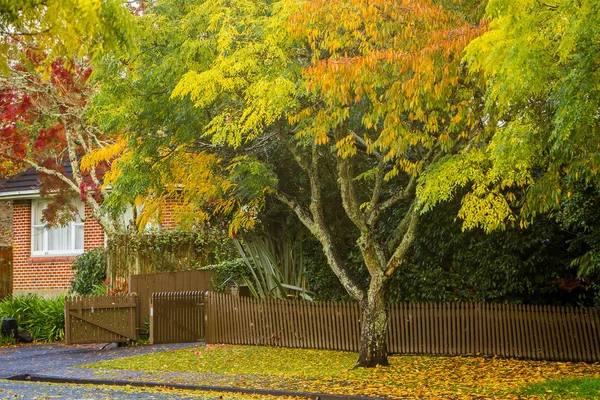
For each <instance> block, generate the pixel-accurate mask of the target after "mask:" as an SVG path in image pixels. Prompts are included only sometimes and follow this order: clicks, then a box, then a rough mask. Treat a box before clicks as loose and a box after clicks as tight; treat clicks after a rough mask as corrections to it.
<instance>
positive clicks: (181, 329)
mask: <svg viewBox="0 0 600 400" xmlns="http://www.w3.org/2000/svg"><path fill="white" fill-rule="evenodd" d="M204 297H205V295H204V294H203V292H174V293H153V294H152V297H151V298H150V343H151V344H157V343H187V342H199V341H201V340H204Z"/></svg>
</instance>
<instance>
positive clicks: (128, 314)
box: [65, 294, 138, 344]
mask: <svg viewBox="0 0 600 400" xmlns="http://www.w3.org/2000/svg"><path fill="white" fill-rule="evenodd" d="M137 313H138V298H137V295H135V294H127V295H114V296H73V297H67V298H65V342H66V343H67V344H76V343H80V344H82V343H111V342H127V341H130V340H137V331H138V330H137Z"/></svg>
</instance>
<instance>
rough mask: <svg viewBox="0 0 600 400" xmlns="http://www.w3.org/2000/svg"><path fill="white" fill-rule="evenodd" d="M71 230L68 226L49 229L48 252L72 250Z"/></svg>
mask: <svg viewBox="0 0 600 400" xmlns="http://www.w3.org/2000/svg"><path fill="white" fill-rule="evenodd" d="M70 247H71V229H70V228H69V227H68V226H65V227H59V228H51V229H48V250H49V251H54V250H70Z"/></svg>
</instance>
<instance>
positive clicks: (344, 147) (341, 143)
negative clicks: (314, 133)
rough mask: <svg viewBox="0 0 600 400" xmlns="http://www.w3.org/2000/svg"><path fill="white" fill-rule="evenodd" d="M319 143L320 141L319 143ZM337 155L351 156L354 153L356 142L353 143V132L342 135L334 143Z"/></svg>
mask: <svg viewBox="0 0 600 400" xmlns="http://www.w3.org/2000/svg"><path fill="white" fill-rule="evenodd" d="M319 144H320V143H319ZM335 147H336V149H337V154H338V156H340V157H342V158H348V157H352V156H354V155H355V154H356V144H355V143H354V133H350V134H349V135H347V136H345V137H343V138H342V139H340V140H338V141H337V142H336V143H335Z"/></svg>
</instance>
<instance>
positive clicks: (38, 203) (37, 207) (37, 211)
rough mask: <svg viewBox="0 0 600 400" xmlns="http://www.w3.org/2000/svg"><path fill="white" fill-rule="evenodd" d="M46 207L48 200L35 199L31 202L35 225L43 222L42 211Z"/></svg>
mask: <svg viewBox="0 0 600 400" xmlns="http://www.w3.org/2000/svg"><path fill="white" fill-rule="evenodd" d="M44 208H46V202H45V201H43V200H33V201H32V202H31V212H32V214H33V215H32V218H33V224H34V225H41V224H42V211H43V210H44Z"/></svg>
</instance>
